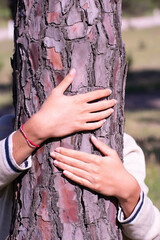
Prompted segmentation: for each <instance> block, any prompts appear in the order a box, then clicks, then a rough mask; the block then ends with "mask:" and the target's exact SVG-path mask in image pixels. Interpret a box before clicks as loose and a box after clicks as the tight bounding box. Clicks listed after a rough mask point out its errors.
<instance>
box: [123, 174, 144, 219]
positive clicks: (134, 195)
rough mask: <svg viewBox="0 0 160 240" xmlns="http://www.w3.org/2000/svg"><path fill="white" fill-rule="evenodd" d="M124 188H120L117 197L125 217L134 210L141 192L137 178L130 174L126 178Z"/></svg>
mask: <svg viewBox="0 0 160 240" xmlns="http://www.w3.org/2000/svg"><path fill="white" fill-rule="evenodd" d="M124 185H125V188H123V190H122V194H121V196H119V197H118V202H119V205H120V206H121V208H122V210H123V213H124V216H125V218H128V217H129V216H130V215H131V214H132V212H133V211H134V209H135V207H136V205H137V203H138V201H139V199H140V194H141V188H140V186H139V184H138V182H137V180H136V179H135V178H134V177H133V176H132V175H130V174H128V178H126V184H124Z"/></svg>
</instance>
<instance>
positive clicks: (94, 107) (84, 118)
mask: <svg viewBox="0 0 160 240" xmlns="http://www.w3.org/2000/svg"><path fill="white" fill-rule="evenodd" d="M75 74H76V72H75V70H74V69H72V70H71V71H70V73H69V74H68V75H67V76H66V77H65V79H64V80H63V81H62V82H61V83H60V84H59V85H58V86H57V87H56V88H55V89H53V90H52V92H51V94H50V96H49V97H48V99H47V100H46V101H45V102H44V104H43V105H42V107H41V109H40V111H39V112H37V113H36V114H35V115H33V116H32V117H31V118H30V119H29V120H28V121H27V122H26V123H25V124H24V126H23V129H24V132H25V134H26V135H27V137H28V139H30V140H31V141H32V142H33V143H35V144H37V145H40V144H42V143H43V142H44V141H45V140H46V139H48V138H51V137H62V136H66V135H69V134H71V133H74V132H78V131H86V130H94V129H96V128H99V127H101V126H102V125H103V123H104V121H105V118H107V117H108V116H109V115H110V114H111V113H112V112H113V109H112V107H113V106H114V105H115V104H116V101H115V100H114V99H112V100H101V101H98V102H94V101H95V100H99V99H101V98H105V97H107V96H109V95H110V94H111V91H110V90H109V89H103V90H97V91H93V92H89V93H86V94H80V95H75V96H66V95H64V92H65V90H66V89H67V88H68V87H69V85H70V84H71V83H72V81H73V80H74V77H75ZM91 102H92V103H91ZM71 120H72V121H71ZM33 150H34V149H33V148H32V147H30V146H29V145H28V143H27V141H26V139H25V138H24V136H23V135H22V133H21V132H20V131H19V130H18V131H16V132H15V133H14V135H13V157H14V159H15V161H16V162H17V164H18V165H20V164H21V163H22V162H23V161H24V160H25V159H26V158H27V157H28V156H29V155H30V154H31V153H32V152H33Z"/></svg>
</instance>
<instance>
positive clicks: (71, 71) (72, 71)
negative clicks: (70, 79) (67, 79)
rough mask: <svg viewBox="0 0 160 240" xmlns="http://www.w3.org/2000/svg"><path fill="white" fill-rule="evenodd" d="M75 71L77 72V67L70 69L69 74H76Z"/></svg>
mask: <svg viewBox="0 0 160 240" xmlns="http://www.w3.org/2000/svg"><path fill="white" fill-rule="evenodd" d="M75 73H76V69H75V68H72V69H71V70H70V71H69V74H70V75H71V76H73V75H75Z"/></svg>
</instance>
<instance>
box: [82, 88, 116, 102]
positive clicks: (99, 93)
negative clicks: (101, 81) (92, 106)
mask: <svg viewBox="0 0 160 240" xmlns="http://www.w3.org/2000/svg"><path fill="white" fill-rule="evenodd" d="M111 93H112V91H111V90H110V89H102V90H95V91H92V92H88V93H84V94H81V95H79V96H80V97H81V98H82V100H83V101H84V102H91V101H95V100H97V99H100V98H104V97H108V96H109V95H110V94H111Z"/></svg>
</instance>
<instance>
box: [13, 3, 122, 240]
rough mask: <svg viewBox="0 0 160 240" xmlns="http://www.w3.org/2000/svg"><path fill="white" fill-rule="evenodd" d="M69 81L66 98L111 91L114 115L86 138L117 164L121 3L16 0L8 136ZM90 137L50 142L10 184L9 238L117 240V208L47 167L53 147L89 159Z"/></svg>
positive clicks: (75, 137) (120, 102)
mask: <svg viewBox="0 0 160 240" xmlns="http://www.w3.org/2000/svg"><path fill="white" fill-rule="evenodd" d="M72 67H74V68H76V70H77V75H76V78H75V80H74V82H73V84H72V86H71V87H69V89H68V91H67V92H66V94H78V93H84V92H88V91H91V90H95V89H99V88H101V89H102V88H111V89H112V96H111V97H114V98H115V99H117V100H118V104H117V106H116V107H115V112H114V114H113V116H112V117H110V118H108V119H107V121H106V123H105V124H104V126H103V127H102V128H101V129H99V130H97V131H95V132H94V134H95V135H96V136H97V137H98V138H99V139H102V140H103V141H104V142H105V143H107V144H109V145H110V146H112V147H113V148H114V149H116V150H117V151H118V153H119V155H120V156H121V158H122V149H123V121H124V118H123V116H124V85H125V73H126V58H125V50H124V46H123V43H122V37H121V1H117V0H101V1H100V0H79V1H74V0H63V1H62V0H52V1H47V0H35V1H33V0H21V1H18V0H17V12H16V18H15V54H14V58H13V69H14V74H13V75H14V102H15V106H16V123H15V127H16V129H17V128H18V127H19V126H20V125H21V123H23V122H24V121H26V120H27V119H28V118H30V117H31V116H32V114H34V113H35V112H36V111H38V110H39V108H40V106H41V105H42V103H43V102H44V100H45V99H46V97H47V96H48V95H49V93H50V92H51V90H52V89H53V88H54V87H55V86H57V84H59V82H60V81H61V80H62V79H63V77H64V76H65V75H66V74H67V73H68V71H69V69H70V68H72ZM90 134H91V133H79V134H75V135H72V136H68V137H67V138H62V139H52V140H50V141H48V142H47V143H46V144H44V145H43V146H42V147H41V148H40V149H38V150H37V151H36V152H35V153H34V154H33V157H32V159H33V166H32V168H31V170H30V171H28V172H27V173H26V174H25V176H23V177H22V178H20V179H19V180H18V182H17V183H16V194H15V204H14V205H15V208H14V212H13V223H12V234H11V237H10V238H11V239H14V240H21V239H26V240H27V239H30V240H32V239H34V240H36V239H37V240H40V239H43V240H50V239H51V240H52V239H54V240H60V239H61V240H102V239H103V240H104V239H105V240H107V239H114V240H115V239H121V238H122V236H121V230H120V228H119V226H118V224H117V221H116V211H117V210H116V207H117V202H116V200H115V199H114V198H106V197H103V196H101V195H98V194H96V193H94V192H91V191H89V190H88V189H84V188H82V187H80V186H77V185H76V184H74V183H72V182H70V181H68V180H67V179H65V178H64V177H63V176H62V173H61V172H60V171H58V170H57V169H56V168H54V166H53V162H52V160H51V158H50V156H49V153H50V150H51V149H54V148H55V147H57V146H64V147H69V148H74V149H77V150H81V151H87V152H88V153H93V152H94V153H95V152H96V151H95V149H93V147H92V145H91V143H90V140H89V139H90ZM96 153H97V154H99V153H98V152H96Z"/></svg>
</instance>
